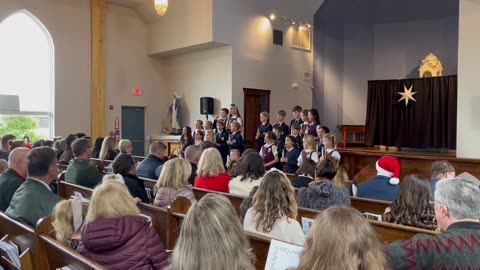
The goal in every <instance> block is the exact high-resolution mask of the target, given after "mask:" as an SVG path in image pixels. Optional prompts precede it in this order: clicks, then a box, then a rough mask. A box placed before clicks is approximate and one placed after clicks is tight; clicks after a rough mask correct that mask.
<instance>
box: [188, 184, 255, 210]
mask: <svg viewBox="0 0 480 270" xmlns="http://www.w3.org/2000/svg"><path fill="white" fill-rule="evenodd" d="M212 192H215V191H211V190H208V189H203V188H193V195H195V198H196V199H197V201H198V200H200V199H201V198H203V196H205V195H207V194H208V193H212ZM215 193H218V194H222V195H224V196H226V197H227V198H228V199H229V200H230V202H231V203H232V205H233V208H235V211H236V212H237V214H238V215H240V214H241V211H240V205H241V204H242V202H243V199H245V198H246V197H244V196H240V195H236V194H231V193H224V192H215Z"/></svg>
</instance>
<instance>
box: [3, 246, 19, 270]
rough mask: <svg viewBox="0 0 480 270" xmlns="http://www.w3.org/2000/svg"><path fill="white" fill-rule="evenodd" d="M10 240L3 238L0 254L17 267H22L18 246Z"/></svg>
mask: <svg viewBox="0 0 480 270" xmlns="http://www.w3.org/2000/svg"><path fill="white" fill-rule="evenodd" d="M7 241H8V240H3V241H1V242H0V256H2V257H5V259H7V260H9V261H10V262H11V263H13V264H14V265H15V266H16V267H18V268H21V267H22V265H21V263H20V255H19V252H18V247H17V246H16V245H15V244H13V243H12V242H10V241H8V242H7Z"/></svg>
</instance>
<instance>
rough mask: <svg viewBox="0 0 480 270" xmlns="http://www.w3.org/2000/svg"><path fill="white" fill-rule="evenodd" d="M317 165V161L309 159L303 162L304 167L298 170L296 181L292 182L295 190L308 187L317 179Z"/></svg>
mask: <svg viewBox="0 0 480 270" xmlns="http://www.w3.org/2000/svg"><path fill="white" fill-rule="evenodd" d="M316 166H317V164H316V163H315V161H313V160H311V159H308V160H305V161H304V162H302V166H300V168H298V170H297V172H296V173H295V179H293V180H292V185H293V187H295V188H302V187H308V184H310V183H311V182H312V181H313V178H315V169H316Z"/></svg>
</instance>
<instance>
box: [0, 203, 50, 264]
mask: <svg viewBox="0 0 480 270" xmlns="http://www.w3.org/2000/svg"><path fill="white" fill-rule="evenodd" d="M5 236H8V239H9V240H10V241H12V242H14V243H15V244H16V245H18V247H19V251H20V253H21V264H22V269H26V270H30V269H40V270H43V269H47V268H45V265H46V261H45V254H42V252H41V250H40V246H39V242H38V241H37V240H36V238H35V232H34V230H33V228H32V227H30V226H28V225H25V224H22V223H20V222H18V221H16V220H13V219H11V218H9V217H8V216H7V215H5V214H4V213H3V212H0V238H4V237H5Z"/></svg>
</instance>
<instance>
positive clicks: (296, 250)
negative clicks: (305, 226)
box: [265, 239, 303, 270]
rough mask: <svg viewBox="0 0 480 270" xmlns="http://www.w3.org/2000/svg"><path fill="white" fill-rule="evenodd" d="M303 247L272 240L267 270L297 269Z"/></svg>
mask: <svg viewBox="0 0 480 270" xmlns="http://www.w3.org/2000/svg"><path fill="white" fill-rule="evenodd" d="M302 250H303V247H301V246H297V245H294V244H289V243H285V242H281V241H277V240H274V239H272V241H271V243H270V249H269V250H268V257H267V264H266V266H265V270H279V269H281V270H283V269H287V268H289V267H297V266H298V264H299V263H300V252H301V251H302Z"/></svg>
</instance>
